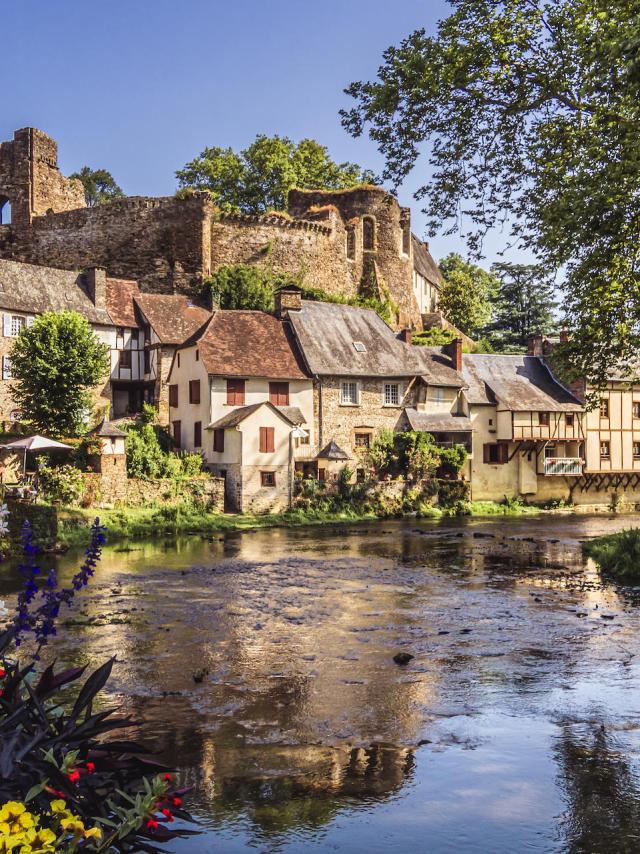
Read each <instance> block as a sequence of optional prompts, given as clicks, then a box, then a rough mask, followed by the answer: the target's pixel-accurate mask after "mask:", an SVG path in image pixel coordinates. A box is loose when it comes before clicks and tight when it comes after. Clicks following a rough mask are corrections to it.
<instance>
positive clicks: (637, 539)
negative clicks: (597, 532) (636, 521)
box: [582, 528, 640, 582]
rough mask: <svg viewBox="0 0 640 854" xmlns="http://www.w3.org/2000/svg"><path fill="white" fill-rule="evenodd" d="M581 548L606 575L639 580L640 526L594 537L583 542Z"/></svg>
mask: <svg viewBox="0 0 640 854" xmlns="http://www.w3.org/2000/svg"><path fill="white" fill-rule="evenodd" d="M582 550H583V552H584V554H585V555H587V557H591V558H593V560H594V561H595V562H596V563H597V564H598V566H599V567H600V568H601V569H602V571H603V572H604V573H605V574H606V575H610V576H612V577H613V578H617V579H619V580H620V581H624V582H633V581H638V580H640V528H630V529H628V530H626V531H619V532H618V533H616V534H607V535H606V536H604V537H596V538H595V539H593V540H589V541H588V542H586V543H583V545H582Z"/></svg>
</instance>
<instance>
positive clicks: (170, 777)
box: [164, 774, 173, 783]
mask: <svg viewBox="0 0 640 854" xmlns="http://www.w3.org/2000/svg"><path fill="white" fill-rule="evenodd" d="M164 779H165V780H166V781H167V782H168V783H170V782H171V780H172V779H173V777H172V776H171V774H165V775H164Z"/></svg>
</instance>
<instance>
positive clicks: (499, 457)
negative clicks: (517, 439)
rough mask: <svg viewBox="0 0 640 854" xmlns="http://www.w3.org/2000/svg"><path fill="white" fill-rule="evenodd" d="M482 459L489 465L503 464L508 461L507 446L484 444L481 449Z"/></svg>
mask: <svg viewBox="0 0 640 854" xmlns="http://www.w3.org/2000/svg"><path fill="white" fill-rule="evenodd" d="M482 461H483V462H485V463H489V464H490V465H504V464H505V463H508V462H509V446H508V445H506V444H504V445H498V444H486V445H484V446H483V449H482Z"/></svg>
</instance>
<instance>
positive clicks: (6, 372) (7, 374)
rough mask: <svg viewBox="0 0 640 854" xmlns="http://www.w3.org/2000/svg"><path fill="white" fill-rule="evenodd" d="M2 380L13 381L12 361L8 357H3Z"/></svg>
mask: <svg viewBox="0 0 640 854" xmlns="http://www.w3.org/2000/svg"><path fill="white" fill-rule="evenodd" d="M2 379H3V380H10V379H11V359H10V358H9V357H8V356H3V357H2Z"/></svg>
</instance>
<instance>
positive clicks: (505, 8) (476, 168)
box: [343, 0, 640, 383]
mask: <svg viewBox="0 0 640 854" xmlns="http://www.w3.org/2000/svg"><path fill="white" fill-rule="evenodd" d="M452 6H453V12H452V14H451V15H450V16H449V17H448V18H446V19H445V20H443V21H441V22H440V24H439V25H438V31H437V34H436V35H435V36H433V37H432V36H429V35H427V34H426V32H425V31H424V30H418V31H416V32H414V33H412V34H411V35H410V36H409V37H408V38H406V39H405V40H404V41H402V43H401V44H400V45H399V46H398V47H391V48H389V49H388V50H387V51H386V52H385V54H384V59H383V64H382V66H381V68H380V69H379V72H378V78H377V79H376V80H375V81H373V82H359V83H354V84H352V85H351V86H350V87H349V89H348V90H347V92H348V93H349V94H350V95H351V96H353V98H354V99H355V101H356V104H355V106H354V107H353V108H352V109H350V110H348V111H345V112H343V123H344V125H345V127H346V128H347V130H349V131H350V132H351V133H352V134H354V135H356V136H357V135H359V134H361V133H362V132H363V131H364V129H365V126H366V127H368V129H369V134H370V136H371V138H372V139H373V140H374V141H375V142H376V143H377V144H378V147H379V149H380V151H381V152H382V153H383V155H384V157H385V160H386V168H385V171H384V173H383V177H385V178H387V179H390V180H391V181H392V182H393V183H394V184H395V185H396V186H397V185H399V184H400V183H401V182H402V180H403V179H404V178H405V177H406V176H407V174H408V173H409V172H410V171H411V169H412V168H413V167H414V165H415V163H416V161H417V160H418V158H419V156H420V155H421V153H422V152H423V151H426V152H428V154H427V155H426V156H427V157H428V159H429V162H430V165H431V167H432V177H431V179H430V181H429V182H428V184H425V185H424V186H423V187H422V188H421V189H420V190H419V191H418V194H417V196H418V198H422V199H425V201H426V210H427V213H428V214H429V221H430V230H431V232H432V233H435V232H436V231H438V230H439V229H440V228H441V225H442V223H446V224H448V226H449V231H453V230H456V229H457V228H458V227H459V224H460V222H461V221H462V219H463V218H464V222H469V223H470V224H471V226H470V231H469V233H468V234H467V240H468V243H469V245H470V247H471V249H472V250H474V251H475V252H477V253H479V252H480V251H481V247H482V238H483V236H484V235H485V234H486V232H487V231H488V230H489V229H492V228H496V227H498V226H505V228H506V229H508V230H510V232H511V235H512V237H513V238H514V239H515V240H516V241H517V242H518V244H519V245H520V246H521V247H524V248H529V249H531V250H533V251H534V253H537V255H538V257H540V258H544V260H545V263H546V264H547V265H549V266H550V267H551V269H555V270H558V269H561V268H562V269H564V271H565V275H566V277H565V283H564V289H565V296H564V309H565V314H566V316H567V320H568V321H569V322H570V323H571V324H572V327H573V333H574V334H573V339H572V341H573V343H572V345H571V347H570V356H571V361H572V365H573V370H574V373H575V374H576V375H579V374H584V375H585V376H588V377H590V378H591V379H592V380H596V381H597V382H599V383H601V382H603V381H604V377H605V376H606V371H607V368H608V367H609V366H610V365H611V364H613V363H614V362H615V361H616V360H620V359H621V360H626V359H628V360H632V359H633V358H634V356H635V353H636V351H637V348H638V344H639V343H640V282H639V278H638V269H639V262H640V257H639V252H640V241H639V240H638V235H639V232H640V132H639V130H640V97H639V95H640V35H639V32H640V31H639V28H638V21H639V19H638V5H637V1H636V0H452Z"/></svg>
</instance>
